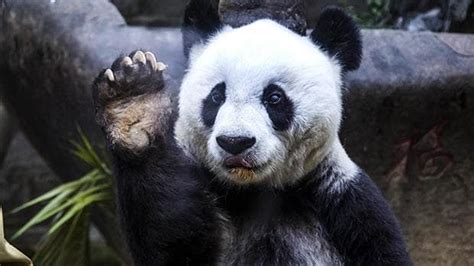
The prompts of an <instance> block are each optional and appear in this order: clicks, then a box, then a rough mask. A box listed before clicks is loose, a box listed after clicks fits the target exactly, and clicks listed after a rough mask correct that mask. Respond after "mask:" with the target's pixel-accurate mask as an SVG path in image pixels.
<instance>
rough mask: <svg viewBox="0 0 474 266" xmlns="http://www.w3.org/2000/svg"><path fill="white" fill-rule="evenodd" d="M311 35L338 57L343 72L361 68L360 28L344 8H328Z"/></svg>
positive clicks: (314, 40)
mask: <svg viewBox="0 0 474 266" xmlns="http://www.w3.org/2000/svg"><path fill="white" fill-rule="evenodd" d="M310 37H311V40H312V41H313V42H314V43H315V44H316V45H318V46H319V47H321V48H322V49H323V50H324V51H325V52H327V53H328V54H329V55H330V56H335V57H336V59H337V60H338V61H339V64H340V65H341V67H342V71H343V72H347V71H352V70H356V69H357V68H359V66H360V62H361V59H362V40H361V35H360V30H359V27H357V24H356V23H355V22H354V20H353V19H352V18H351V17H350V16H349V15H347V14H346V13H345V12H344V11H343V10H342V9H340V8H337V7H329V8H326V9H325V10H324V11H323V12H322V13H321V16H320V18H319V21H318V23H317V24H316V27H315V28H314V30H313V32H312V33H311V36H310Z"/></svg>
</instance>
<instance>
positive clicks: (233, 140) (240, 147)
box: [216, 136, 256, 155]
mask: <svg viewBox="0 0 474 266" xmlns="http://www.w3.org/2000/svg"><path fill="white" fill-rule="evenodd" d="M216 140H217V144H219V146H221V148H222V149H224V150H225V151H226V152H228V153H230V154H233V155H237V154H240V153H242V152H243V151H245V150H246V149H248V148H250V147H252V146H253V145H254V144H255V142H256V139H255V138H253V137H252V138H249V137H240V136H239V137H229V136H218V137H217V138H216Z"/></svg>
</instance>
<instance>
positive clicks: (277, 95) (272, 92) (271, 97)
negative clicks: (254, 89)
mask: <svg viewBox="0 0 474 266" xmlns="http://www.w3.org/2000/svg"><path fill="white" fill-rule="evenodd" d="M263 96H264V97H263V102H264V104H265V105H278V104H280V103H282V102H283V101H284V100H285V93H284V92H283V90H282V89H281V88H280V87H279V86H278V85H276V84H270V85H268V86H267V87H266V88H265V90H264V95H263Z"/></svg>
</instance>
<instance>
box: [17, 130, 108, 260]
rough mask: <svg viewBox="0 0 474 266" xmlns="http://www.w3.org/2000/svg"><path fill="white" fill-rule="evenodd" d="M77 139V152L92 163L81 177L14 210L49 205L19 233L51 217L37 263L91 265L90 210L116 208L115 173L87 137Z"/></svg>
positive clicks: (81, 135)
mask: <svg viewBox="0 0 474 266" xmlns="http://www.w3.org/2000/svg"><path fill="white" fill-rule="evenodd" d="M79 133H80V143H78V142H73V145H74V147H75V149H74V150H73V154H74V155H75V156H77V157H78V158H80V159H81V160H82V161H84V162H85V163H87V164H88V165H89V166H91V168H92V170H91V171H89V172H88V173H86V174H85V175H84V176H82V177H81V178H79V179H77V180H74V181H71V182H68V183H65V184H62V185H60V186H58V187H56V188H54V189H53V190H51V191H49V192H47V193H45V194H43V195H41V196H39V197H38V198H36V199H33V200H31V201H29V202H27V203H25V204H23V205H22V206H20V207H18V208H16V209H15V210H13V213H16V212H19V211H21V210H24V209H26V208H29V207H32V206H36V205H39V204H45V206H44V207H43V208H42V209H41V210H40V211H39V212H38V213H37V214H36V215H35V216H34V217H33V218H31V220H29V221H28V222H27V223H26V224H25V225H24V226H23V227H22V228H20V229H19V230H18V232H16V234H15V235H14V236H13V238H17V237H20V236H21V235H22V234H23V233H25V232H26V231H27V230H29V229H30V228H32V227H33V226H35V225H38V224H41V223H43V222H45V221H48V220H50V221H51V225H50V228H49V231H48V232H47V234H46V235H45V237H44V239H43V240H42V242H41V244H40V247H39V250H38V251H37V253H36V254H35V256H34V257H33V261H34V263H35V265H39V266H41V265H48V266H49V265H71V266H76V265H77V266H82V265H89V258H90V254H89V228H90V226H91V221H90V209H91V207H93V206H95V207H98V208H104V209H113V207H112V206H111V205H112V199H113V197H112V176H111V171H110V169H109V167H108V166H107V164H106V163H105V162H104V161H103V160H102V159H101V158H100V157H99V156H98V155H97V153H96V152H95V150H94V149H93V147H92V145H91V143H90V142H89V140H88V139H87V138H86V136H85V135H84V134H83V133H82V132H81V131H79Z"/></svg>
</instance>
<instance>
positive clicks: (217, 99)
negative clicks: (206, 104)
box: [211, 90, 225, 105]
mask: <svg viewBox="0 0 474 266" xmlns="http://www.w3.org/2000/svg"><path fill="white" fill-rule="evenodd" d="M211 99H212V102H213V103H214V104H216V105H220V104H222V103H223V102H224V99H225V97H224V95H222V93H221V92H220V91H217V90H216V91H213V92H212V95H211Z"/></svg>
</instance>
